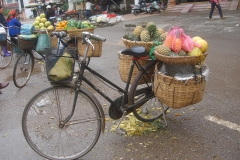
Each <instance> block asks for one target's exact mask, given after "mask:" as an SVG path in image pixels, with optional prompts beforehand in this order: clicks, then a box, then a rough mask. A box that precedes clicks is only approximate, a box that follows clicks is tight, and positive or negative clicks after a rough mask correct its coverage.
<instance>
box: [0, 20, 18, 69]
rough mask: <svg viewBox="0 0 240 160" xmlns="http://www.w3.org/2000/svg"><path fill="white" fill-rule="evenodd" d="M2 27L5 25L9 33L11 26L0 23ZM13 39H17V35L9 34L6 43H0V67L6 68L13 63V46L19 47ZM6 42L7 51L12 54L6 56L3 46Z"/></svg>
mask: <svg viewBox="0 0 240 160" xmlns="http://www.w3.org/2000/svg"><path fill="white" fill-rule="evenodd" d="M0 27H3V28H4V29H5V31H6V33H7V31H8V28H9V27H5V26H3V25H2V24H1V23H0ZM13 39H14V40H15V37H10V36H9V35H8V34H7V41H6V43H4V44H1V45H0V47H1V48H0V69H4V68H7V67H8V65H9V64H10V63H11V61H12V58H13V47H17V48H18V46H17V45H16V43H15V42H14V40H13ZM15 41H16V40H15ZM5 44H7V45H6V47H7V51H8V53H9V54H10V56H5V54H4V51H3V46H4V45H5Z"/></svg>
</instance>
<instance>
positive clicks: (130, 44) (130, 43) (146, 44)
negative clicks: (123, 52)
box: [122, 38, 154, 52]
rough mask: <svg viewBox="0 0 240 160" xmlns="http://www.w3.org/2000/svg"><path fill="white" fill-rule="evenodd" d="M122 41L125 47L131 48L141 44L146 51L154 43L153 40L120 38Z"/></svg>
mask: <svg viewBox="0 0 240 160" xmlns="http://www.w3.org/2000/svg"><path fill="white" fill-rule="evenodd" d="M122 41H123V43H124V45H125V46H126V47H127V48H132V47H134V46H143V47H145V48H146V51H147V52H150V50H151V48H152V46H153V44H154V42H144V41H130V40H127V39H125V38H122Z"/></svg>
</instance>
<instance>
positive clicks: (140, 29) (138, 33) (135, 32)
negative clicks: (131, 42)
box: [133, 26, 144, 37]
mask: <svg viewBox="0 0 240 160" xmlns="http://www.w3.org/2000/svg"><path fill="white" fill-rule="evenodd" d="M143 30H144V29H143V27H142V26H136V27H135V28H134V31H133V35H135V36H137V37H140V34H141V32H142V31H143Z"/></svg>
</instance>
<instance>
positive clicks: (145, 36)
mask: <svg viewBox="0 0 240 160" xmlns="http://www.w3.org/2000/svg"><path fill="white" fill-rule="evenodd" d="M140 39H141V41H144V42H149V41H150V40H151V37H150V34H149V32H148V30H144V31H142V32H141V34H140Z"/></svg>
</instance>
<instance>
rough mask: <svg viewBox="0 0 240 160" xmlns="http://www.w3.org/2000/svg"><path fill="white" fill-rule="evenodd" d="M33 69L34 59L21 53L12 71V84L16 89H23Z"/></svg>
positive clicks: (28, 54)
mask: <svg viewBox="0 0 240 160" xmlns="http://www.w3.org/2000/svg"><path fill="white" fill-rule="evenodd" d="M33 67H34V58H33V55H32V54H31V53H27V52H24V53H22V54H21V55H20V56H19V57H18V59H17V61H16V63H15V66H14V69H13V82H14V85H15V86H16V87H17V88H22V87H24V86H25V85H26V84H27V82H28V81H29V79H30V76H31V74H32V71H33Z"/></svg>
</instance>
